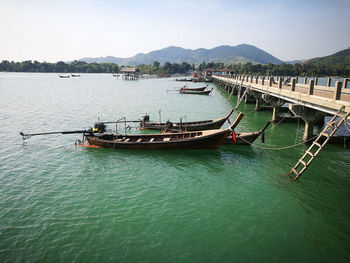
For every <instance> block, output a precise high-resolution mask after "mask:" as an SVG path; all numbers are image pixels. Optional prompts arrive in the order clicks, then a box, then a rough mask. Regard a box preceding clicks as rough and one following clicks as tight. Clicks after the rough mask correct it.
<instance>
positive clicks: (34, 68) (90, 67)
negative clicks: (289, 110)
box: [0, 60, 350, 77]
mask: <svg viewBox="0 0 350 263" xmlns="http://www.w3.org/2000/svg"><path fill="white" fill-rule="evenodd" d="M122 67H123V66H119V65H118V64H114V63H86V62H83V61H73V62H71V63H65V62H62V61H59V62H57V63H47V62H43V63H40V62H38V61H34V62H32V61H30V60H29V61H23V62H13V61H11V62H9V61H7V60H3V61H2V62H1V63H0V71H7V72H57V73H117V72H119V70H120V68H122ZM227 67H228V68H230V69H232V70H233V71H234V72H235V73H237V74H249V75H273V76H314V77H325V76H339V77H350V66H346V65H329V64H312V63H301V64H299V63H297V64H294V65H293V64H285V63H283V64H271V63H270V64H253V63H250V62H248V63H245V64H241V63H238V64H232V65H229V66H227V65H226V66H225V65H224V63H221V62H210V63H205V62H203V63H201V64H199V66H198V68H195V65H194V64H192V65H191V64H189V63H187V62H183V63H181V64H178V63H169V62H166V63H165V64H164V65H161V64H160V63H159V62H158V61H155V62H154V63H153V64H152V65H140V66H138V67H137V69H138V70H139V72H140V73H141V74H175V73H186V72H189V71H191V70H199V71H202V70H203V69H206V68H212V69H215V70H216V71H220V70H221V69H223V68H227Z"/></svg>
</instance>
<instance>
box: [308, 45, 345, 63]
mask: <svg viewBox="0 0 350 263" xmlns="http://www.w3.org/2000/svg"><path fill="white" fill-rule="evenodd" d="M306 63H309V64H313V65H332V66H346V67H349V66H350V48H346V49H343V50H340V51H338V52H336V53H334V54H332V55H329V56H324V57H317V58H312V59H309V60H307V61H306Z"/></svg>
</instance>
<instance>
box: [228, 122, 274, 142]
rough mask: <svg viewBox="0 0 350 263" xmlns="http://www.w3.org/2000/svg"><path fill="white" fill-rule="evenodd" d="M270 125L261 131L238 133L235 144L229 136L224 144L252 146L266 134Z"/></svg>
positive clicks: (268, 123)
mask: <svg viewBox="0 0 350 263" xmlns="http://www.w3.org/2000/svg"><path fill="white" fill-rule="evenodd" d="M269 125H270V121H268V122H267V123H266V124H265V126H264V127H263V128H262V129H261V130H260V131H257V132H242V133H236V142H234V140H233V138H232V134H231V135H229V136H227V138H226V139H225V140H224V141H223V143H222V144H236V145H251V144H252V143H253V142H254V141H255V140H256V139H257V138H258V137H259V136H260V135H263V134H264V131H265V130H266V128H267V127H268V126H269Z"/></svg>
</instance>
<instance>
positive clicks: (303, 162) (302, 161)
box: [299, 159, 307, 166]
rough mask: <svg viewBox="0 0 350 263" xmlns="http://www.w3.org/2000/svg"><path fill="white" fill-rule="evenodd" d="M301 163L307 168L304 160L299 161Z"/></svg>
mask: <svg viewBox="0 0 350 263" xmlns="http://www.w3.org/2000/svg"><path fill="white" fill-rule="evenodd" d="M299 162H301V163H302V164H303V165H304V166H307V164H306V162H305V161H304V160H302V159H299Z"/></svg>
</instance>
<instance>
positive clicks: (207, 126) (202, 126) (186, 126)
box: [140, 110, 233, 131]
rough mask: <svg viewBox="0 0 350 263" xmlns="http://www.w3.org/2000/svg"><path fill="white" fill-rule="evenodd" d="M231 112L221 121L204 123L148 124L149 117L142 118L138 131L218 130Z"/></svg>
mask: <svg viewBox="0 0 350 263" xmlns="http://www.w3.org/2000/svg"><path fill="white" fill-rule="evenodd" d="M232 113H233V110H231V111H230V113H229V114H228V115H227V116H226V117H224V118H221V119H212V120H204V121H191V122H173V123H171V122H167V123H164V122H161V123H159V122H149V116H148V115H146V116H143V120H142V121H141V123H140V129H145V130H166V129H171V130H177V131H202V130H211V129H219V128H221V126H222V125H223V124H224V123H225V121H226V120H227V119H228V118H230V116H231V114H232Z"/></svg>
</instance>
